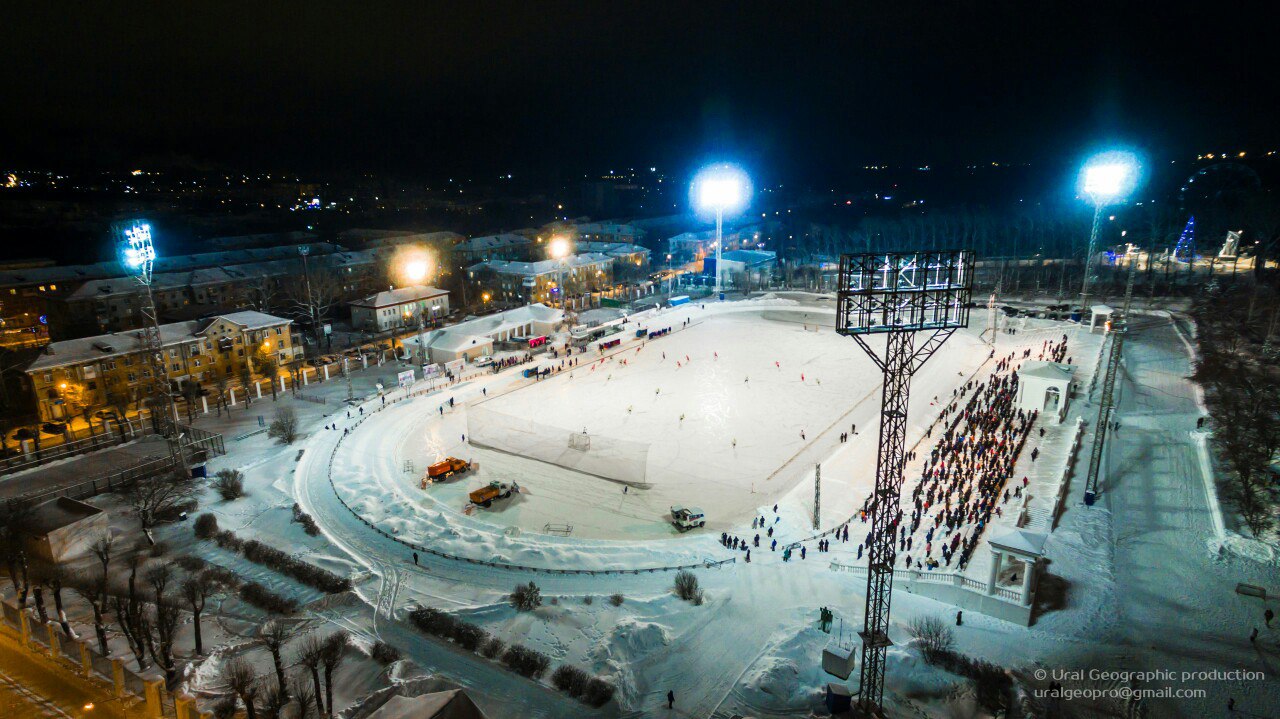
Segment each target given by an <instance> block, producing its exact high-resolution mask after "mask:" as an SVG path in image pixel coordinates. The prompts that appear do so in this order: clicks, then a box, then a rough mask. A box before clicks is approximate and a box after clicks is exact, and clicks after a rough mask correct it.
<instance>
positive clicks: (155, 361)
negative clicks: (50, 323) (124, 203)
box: [112, 220, 178, 433]
mask: <svg viewBox="0 0 1280 719" xmlns="http://www.w3.org/2000/svg"><path fill="white" fill-rule="evenodd" d="M112 231H113V233H114V234H115V236H116V242H117V244H118V247H119V251H120V262H121V264H123V265H124V268H125V269H126V270H127V271H128V272H129V274H130V275H132V276H133V279H134V280H136V281H137V282H138V284H139V285H141V286H142V300H143V301H142V315H143V319H144V320H145V322H144V323H143V327H142V331H141V334H142V346H143V348H144V349H145V350H146V353H147V357H148V359H149V360H150V364H151V383H150V384H151V387H150V392H149V394H151V402H152V404H151V412H152V414H153V416H154V415H155V414H156V411H157V410H158V409H159V408H160V406H161V405H162V403H167V407H166V408H165V409H166V410H167V413H168V415H169V416H168V421H170V422H172V432H173V433H176V432H177V431H178V405H177V403H175V402H174V401H173V392H171V391H169V388H168V387H166V386H165V384H166V383H167V380H166V379H165V378H166V376H167V374H168V373H166V372H165V361H164V343H163V341H162V340H161V338H160V319H159V315H158V314H157V313H156V303H155V298H154V297H153V296H152V294H151V271H152V269H153V268H154V266H155V261H156V248H155V245H154V244H153V243H152V241H151V225H150V223H147V222H144V221H141V220H129V221H126V222H117V223H116V224H114V225H113V226H112ZM161 398H163V399H161Z"/></svg>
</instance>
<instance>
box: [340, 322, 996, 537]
mask: <svg viewBox="0 0 1280 719" xmlns="http://www.w3.org/2000/svg"><path fill="white" fill-rule="evenodd" d="M829 305H830V303H827V305H826V306H821V305H814V304H805V305H801V304H797V303H795V302H792V301H787V300H765V301H756V302H741V303H733V304H728V305H714V306H709V307H707V308H705V309H703V308H700V307H697V306H691V307H687V308H686V307H682V308H675V309H672V310H668V311H666V312H664V313H661V314H659V315H657V316H654V317H650V318H647V319H646V320H645V321H643V322H642V324H643V325H645V326H648V327H649V328H651V329H656V328H662V327H667V326H670V327H672V328H673V330H674V331H673V332H672V334H670V335H668V336H666V337H661V338H657V339H655V340H649V341H647V342H644V343H643V346H642V344H641V341H640V340H638V339H635V338H634V331H628V332H627V333H625V334H624V335H622V337H625V338H626V339H624V341H623V344H622V345H621V346H620V347H618V348H615V349H613V350H610V351H608V353H607V354H606V355H605V357H604V358H601V357H600V356H599V354H598V353H596V352H589V353H586V354H581V355H578V354H575V355H574V357H576V358H580V362H581V364H580V365H578V366H577V367H575V368H573V370H572V371H569V370H565V371H563V372H561V373H558V374H555V375H552V376H551V377H550V378H547V379H544V380H542V381H533V380H526V379H523V378H520V377H519V370H518V369H517V370H508V371H507V372H506V373H505V374H504V375H503V379H504V381H503V382H494V381H492V380H487V381H486V382H485V387H486V389H487V391H488V394H487V395H484V394H482V393H481V391H480V387H479V386H478V385H477V384H474V383H473V384H471V385H467V384H463V385H459V386H456V387H453V388H450V390H448V391H445V392H437V393H434V394H431V395H428V396H425V397H418V398H415V399H414V400H412V401H410V402H407V403H403V406H401V407H396V408H392V409H388V410H387V411H384V412H382V413H380V414H379V416H378V417H376V418H374V419H372V420H371V421H370V422H369V423H367V424H366V425H365V426H362V427H360V428H359V429H358V430H356V431H357V433H358V434H357V436H356V437H353V438H351V440H349V441H348V442H346V443H344V447H343V449H342V455H344V456H346V457H350V458H351V459H352V460H353V465H358V466H359V467H360V468H361V469H360V470H359V471H356V472H353V473H351V479H352V481H353V482H354V484H355V485H356V487H352V488H351V489H352V490H353V494H352V496H353V497H355V498H358V499H360V500H362V503H366V502H367V503H370V504H379V505H381V504H382V501H381V499H379V500H377V501H375V499H374V497H375V496H376V495H382V496H383V497H386V498H390V497H395V501H396V502H405V503H406V504H405V505H402V506H400V507H396V508H389V507H385V506H383V507H382V509H383V510H384V511H386V510H390V511H389V513H390V514H393V515H398V517H399V519H398V520H397V525H399V524H400V523H401V522H405V523H406V525H405V528H406V529H408V524H411V522H408V519H409V518H408V517H406V516H405V514H406V513H407V512H405V511H399V510H408V509H410V508H411V507H412V505H417V508H418V510H417V511H422V512H424V513H425V514H427V515H431V516H437V515H438V514H444V515H455V517H454V519H455V520H461V521H462V522H463V524H470V525H472V526H475V525H474V524H473V522H474V520H483V521H485V522H489V523H496V524H498V525H500V526H508V527H518V528H519V531H521V532H525V533H544V532H545V531H547V528H548V526H549V525H552V526H554V525H562V526H566V525H567V526H571V527H572V536H573V537H575V538H590V539H620V540H625V539H642V538H645V539H652V538H661V537H673V536H676V532H675V530H674V528H673V527H672V526H671V525H670V523H669V521H668V511H669V508H670V506H671V505H675V504H682V505H692V506H697V507H701V508H702V509H704V510H705V511H706V514H707V518H708V523H707V528H706V529H705V530H701V531H702V532H704V533H709V534H714V535H716V536H718V535H719V533H720V532H722V531H726V530H731V529H734V528H741V527H742V526H743V525H744V523H749V521H750V517H751V516H754V514H756V513H758V512H760V511H761V510H762V508H766V507H772V505H774V504H776V503H778V502H780V501H781V500H782V498H783V497H784V496H786V495H787V494H788V493H790V492H792V490H796V493H797V494H798V495H804V494H806V493H807V496H808V497H809V498H810V499H809V501H810V502H811V497H812V490H811V489H810V487H811V485H812V478H813V472H814V466H815V464H817V463H819V462H821V463H822V467H823V488H824V492H823V495H824V497H823V516H824V518H826V521H825V522H824V526H830V525H832V524H836V523H839V522H841V521H843V520H844V519H846V518H847V517H849V516H850V514H851V513H852V512H853V511H854V510H855V508H856V507H857V506H859V505H860V504H861V502H862V500H863V499H864V498H865V496H866V495H867V494H868V493H869V492H870V488H871V485H872V483H873V481H874V463H875V450H876V436H875V433H876V428H877V427H878V412H879V406H880V386H881V383H880V373H879V371H878V370H877V368H876V367H875V365H874V364H873V363H872V362H871V360H870V359H869V358H868V357H866V355H865V353H864V352H863V351H862V350H861V349H860V348H859V347H858V345H857V344H856V343H855V342H854V341H853V340H851V339H848V338H845V337H841V336H839V335H837V334H836V333H835V331H834V327H833V322H834V313H833V311H832V309H831V308H830V306H829ZM686 319H688V320H689V325H688V326H687V327H684V328H682V327H681V325H682V323H683V322H684V321H685V320H686ZM819 323H821V325H822V326H821V328H820V329H818V330H817V331H814V328H815V326H817V325H818V324H819ZM631 329H634V325H632V326H631ZM989 352H990V347H989V345H986V344H985V343H983V342H982V341H981V340H980V339H979V338H978V333H977V331H976V330H971V331H962V332H957V333H956V334H955V336H953V337H952V338H951V339H950V340H949V341H948V342H947V343H946V344H945V345H944V346H943V348H942V349H941V350H940V351H939V352H938V353H937V355H936V356H934V357H933V358H932V359H931V360H930V361H929V363H928V364H927V365H925V368H924V369H923V370H922V371H921V372H920V373H919V374H918V375H917V376H916V377H915V379H914V381H913V385H912V403H911V412H910V418H911V420H910V425H909V435H908V443H909V445H910V444H914V443H915V442H916V441H917V440H918V439H919V438H920V437H922V436H923V434H924V430H925V428H926V427H928V426H929V424H930V423H932V422H933V420H934V418H935V417H936V416H937V413H938V411H939V410H940V408H941V405H942V404H943V403H942V402H939V403H935V402H934V397H935V396H937V397H939V398H940V399H941V398H949V397H950V395H951V391H952V390H953V389H954V388H956V387H957V386H958V385H960V384H961V383H962V382H965V381H967V380H968V379H969V378H970V377H971V376H972V375H973V374H974V373H975V372H976V371H977V370H978V368H979V367H980V366H981V365H982V364H983V363H984V362H985V361H986V360H987V357H988V354H989ZM623 360H625V364H624V362H623ZM557 364H558V362H557ZM450 397H452V398H454V400H455V405H454V407H452V408H450V407H449V406H448V399H449V398H450ZM474 406H479V407H482V408H485V409H492V410H495V411H498V412H500V413H502V414H503V415H507V416H511V417H516V418H519V419H522V420H529V421H533V422H536V423H539V424H541V425H544V426H549V427H556V428H560V430H563V432H560V431H559V430H557V431H554V432H552V435H553V436H554V437H556V439H554V440H551V441H554V442H559V443H562V446H564V447H566V448H567V445H568V434H569V433H571V432H581V431H582V430H583V429H586V430H587V432H588V434H589V435H591V436H592V437H593V449H595V448H597V447H599V446H601V445H602V444H604V443H603V442H600V441H599V440H600V438H617V439H623V440H628V441H632V442H640V443H647V444H648V455H647V465H646V472H645V477H644V486H632V485H627V484H624V483H620V482H616V481H609V480H607V479H602V478H600V477H598V476H592V475H588V474H583V473H579V472H575V471H572V470H569V469H565V468H564V467H561V466H556V465H552V464H549V463H546V462H541V461H538V460H533V459H528V458H525V457H520V456H514V455H513V454H510V453H506V452H502V451H495V450H492V449H487V448H482V447H477V446H474V445H471V444H470V443H469V442H465V441H464V440H463V436H464V435H465V434H466V433H467V432H468V416H467V415H468V411H469V409H468V408H469V407H474ZM442 409H443V414H442V413H441V410H442ZM681 416H683V420H682V419H681ZM855 425H856V426H857V428H858V434H856V435H853V436H851V438H850V441H849V442H848V443H846V444H841V443H840V442H839V435H840V433H841V432H847V431H849V430H850V429H851V428H852V427H853V426H855ZM802 432H803V436H802ZM587 451H588V452H591V451H593V450H587ZM388 453H390V454H391V455H392V456H390V457H388V456H386V455H387V454H388ZM445 456H457V457H461V458H464V459H469V460H473V461H476V462H478V463H479V466H480V469H479V471H478V472H473V473H469V474H467V475H464V476H463V477H461V478H458V479H453V480H450V481H447V482H443V483H439V484H434V485H430V486H428V487H427V488H426V490H425V491H424V490H422V489H421V488H420V487H419V486H418V481H419V478H420V476H421V474H422V470H424V469H425V467H426V466H427V465H429V464H430V463H432V462H434V461H437V460H438V459H440V458H442V457H445ZM375 457H376V458H379V459H381V460H382V461H381V462H376V464H377V465H378V466H376V467H375V466H372V465H371V464H366V462H370V463H373V462H374V460H375ZM406 462H408V463H411V466H412V467H413V468H414V469H413V471H412V472H410V471H405V468H406V466H407V465H406ZM352 468H353V469H355V466H353V467H352ZM339 469H340V467H339V465H335V472H338V471H339ZM494 479H499V480H503V481H511V480H515V481H517V482H518V483H519V484H520V485H521V487H522V489H523V492H522V493H521V494H520V495H518V496H516V497H514V498H512V499H511V500H509V501H504V502H499V503H497V504H495V506H494V507H493V508H492V509H488V510H485V509H478V510H475V511H476V512H477V513H478V514H477V515H476V516H473V517H471V518H466V519H463V518H462V517H461V514H462V512H463V510H464V507H465V506H466V504H467V498H466V495H467V493H468V492H470V491H471V490H472V489H475V488H477V487H479V486H482V485H483V484H486V483H488V482H489V481H491V480H494ZM804 480H808V481H807V482H805V486H804V487H798V485H800V484H801V483H802V482H803V481H804ZM340 484H346V483H345V482H340ZM379 484H380V485H383V486H380V487H379V486H376V485H379ZM387 484H391V485H393V486H385V485H387ZM376 514H378V515H382V514H384V512H383V511H378V512H376ZM695 531H696V530H695Z"/></svg>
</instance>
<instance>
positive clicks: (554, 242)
mask: <svg viewBox="0 0 1280 719" xmlns="http://www.w3.org/2000/svg"><path fill="white" fill-rule="evenodd" d="M547 254H549V255H551V257H553V258H554V259H557V260H558V259H561V258H563V257H566V256H567V255H568V254H569V241H568V240H566V239H565V238H563V237H553V238H552V239H551V242H550V244H548V245H547Z"/></svg>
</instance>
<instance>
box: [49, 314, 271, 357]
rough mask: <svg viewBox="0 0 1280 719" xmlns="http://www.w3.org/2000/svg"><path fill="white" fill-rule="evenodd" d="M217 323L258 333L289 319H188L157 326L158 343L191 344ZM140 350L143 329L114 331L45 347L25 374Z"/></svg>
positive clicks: (230, 316) (235, 316)
mask: <svg viewBox="0 0 1280 719" xmlns="http://www.w3.org/2000/svg"><path fill="white" fill-rule="evenodd" d="M220 320H225V321H228V322H231V323H233V324H236V325H239V326H241V327H243V328H244V329H245V330H258V329H263V328H266V327H276V326H279V325H282V324H284V325H287V324H289V323H290V321H289V320H287V319H285V318H283V317H276V316H274V315H269V314H266V313H264V312H255V311H253V310H244V311H240V312H227V313H224V314H220V315H217V316H216V317H214V318H212V319H207V320H188V321H186V322H170V323H168V324H163V325H160V343H161V344H162V345H163V346H165V347H170V346H174V345H180V344H183V343H185V342H191V341H194V340H195V339H196V333H198V332H202V331H203V330H205V329H206V328H208V327H209V326H210V325H212V324H214V323H215V322H218V321H220ZM143 350H144V346H143V334H142V330H129V331H127V332H113V333H111V334H105V335H97V336H94V337H79V338H76V339H72V340H61V341H58V342H50V343H49V344H47V345H45V347H44V350H43V351H42V352H41V353H40V356H39V357H37V358H36V359H35V361H34V362H32V363H31V364H30V365H28V367H27V369H26V371H27V372H38V371H40V370H46V369H52V368H55V367H67V366H71V365H78V364H83V363H85V362H92V361H94V360H99V359H108V358H111V357H123V356H125V355H132V354H137V353H139V352H142V351H143Z"/></svg>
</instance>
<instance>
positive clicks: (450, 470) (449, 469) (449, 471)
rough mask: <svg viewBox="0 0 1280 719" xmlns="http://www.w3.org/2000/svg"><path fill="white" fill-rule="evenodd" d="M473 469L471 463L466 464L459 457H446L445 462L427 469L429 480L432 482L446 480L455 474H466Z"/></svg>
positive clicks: (437, 463) (442, 461)
mask: <svg viewBox="0 0 1280 719" xmlns="http://www.w3.org/2000/svg"><path fill="white" fill-rule="evenodd" d="M469 469H471V463H470V462H465V461H463V460H461V459H458V458H457V457H445V458H444V459H443V460H441V461H439V462H436V463H435V464H433V465H431V466H430V467H427V479H430V480H432V481H434V480H438V479H444V478H445V477H448V476H450V475H453V474H458V473H460V472H465V471H467V470H469Z"/></svg>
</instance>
